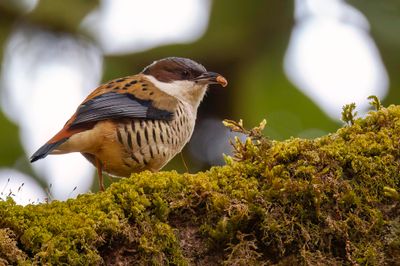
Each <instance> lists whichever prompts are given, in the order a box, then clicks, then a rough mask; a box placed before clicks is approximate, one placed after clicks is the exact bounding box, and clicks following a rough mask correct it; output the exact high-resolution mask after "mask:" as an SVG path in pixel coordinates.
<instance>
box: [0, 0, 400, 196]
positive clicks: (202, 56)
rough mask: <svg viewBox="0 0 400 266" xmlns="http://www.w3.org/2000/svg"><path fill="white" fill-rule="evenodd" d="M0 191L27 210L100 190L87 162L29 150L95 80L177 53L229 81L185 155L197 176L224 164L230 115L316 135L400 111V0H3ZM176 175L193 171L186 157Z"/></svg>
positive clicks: (278, 134) (201, 118)
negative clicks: (373, 103)
mask: <svg viewBox="0 0 400 266" xmlns="http://www.w3.org/2000/svg"><path fill="white" fill-rule="evenodd" d="M0 49H1V50H0V61H1V69H0V196H1V197H3V198H4V197H6V196H7V195H10V194H11V195H12V196H13V197H14V198H15V200H16V201H17V202H18V203H20V204H27V203H34V202H42V201H45V200H48V199H50V200H51V199H60V200H65V199H67V198H70V197H76V196H77V195H78V194H80V193H85V192H87V191H89V190H92V191H97V189H98V188H97V180H96V179H95V178H94V177H95V173H94V172H95V171H94V167H92V166H91V165H90V164H89V163H88V162H87V161H86V160H85V159H84V158H83V157H82V156H81V155H80V154H69V155H63V156H49V157H47V158H46V159H45V160H41V161H38V162H37V163H35V164H33V165H31V164H30V163H29V160H28V159H29V156H30V155H31V154H32V153H33V152H34V151H35V150H36V149H37V148H39V147H40V146H41V145H42V144H43V143H44V142H45V141H47V140H48V139H49V138H50V137H52V135H54V134H55V133H56V132H57V131H58V130H59V129H60V128H61V127H62V126H63V125H64V123H65V121H66V120H67V119H68V118H69V117H70V116H71V115H72V114H73V112H74V111H75V109H76V107H77V106H78V104H79V103H80V102H81V101H82V100H83V98H84V97H85V96H86V95H87V94H88V93H89V92H90V91H91V90H93V89H94V88H96V86H98V85H99V84H101V83H102V82H105V81H107V80H110V79H114V78H117V77H122V76H127V75H131V74H135V73H138V72H140V71H141V70H142V69H143V68H144V67H145V66H146V65H148V64H149V63H151V62H153V61H154V60H157V59H160V58H163V57H167V56H182V57H189V58H192V59H194V60H196V61H198V62H200V63H202V64H204V65H205V66H206V67H207V69H208V70H212V71H216V72H219V73H221V74H223V75H224V76H225V77H226V78H227V79H228V80H229V86H228V88H225V89H223V88H219V87H211V88H210V90H209V93H208V96H207V98H206V99H205V100H204V102H203V103H202V105H201V106H200V110H199V114H198V122H197V125H196V129H195V132H194V135H193V138H192V140H191V141H190V143H189V144H188V145H187V146H186V148H185V149H184V151H183V157H184V158H185V161H186V164H187V165H188V170H189V172H196V171H200V170H205V169H208V168H209V167H210V166H212V165H219V164H223V157H222V154H223V153H226V154H229V153H230V152H231V151H230V146H229V141H228V140H229V138H230V137H232V135H231V133H230V132H229V131H228V130H227V129H225V128H224V127H223V125H222V123H221V120H223V119H225V118H228V119H234V120H238V119H243V120H244V121H245V125H247V126H248V127H251V126H254V125H256V124H258V123H259V122H260V121H261V120H262V119H264V118H266V119H267V121H268V125H267V128H266V130H265V134H266V135H268V136H269V137H270V138H273V139H277V140H282V139H286V138H289V137H292V136H293V137H303V138H315V137H318V136H321V135H323V134H327V133H329V132H334V131H335V130H336V129H337V128H338V127H339V126H340V125H341V122H340V113H341V107H342V105H344V104H346V103H350V102H356V103H357V105H358V112H359V115H364V114H365V113H366V112H367V111H368V100H367V99H366V98H367V97H368V96H369V95H377V96H378V97H380V98H381V99H382V101H383V103H384V104H385V105H388V104H399V103H400V90H399V89H400V1H398V0H379V1H377V0H351V1H343V0H280V1H276V0H252V1H247V2H246V1H241V0H214V1H212V0H168V1H163V0H99V1H95V0H91V1H89V0H86V1H82V0H68V1H65V0H0ZM165 169H176V170H177V171H179V172H184V171H186V169H185V167H184V164H183V162H182V158H181V156H177V158H175V159H174V160H173V161H172V162H171V163H169V164H168V166H167V167H166V168H165Z"/></svg>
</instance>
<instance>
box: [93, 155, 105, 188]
mask: <svg viewBox="0 0 400 266" xmlns="http://www.w3.org/2000/svg"><path fill="white" fill-rule="evenodd" d="M95 160H96V168H97V176H98V177H99V187H100V190H101V191H104V184H103V166H102V164H101V162H100V160H99V159H97V157H96V159H95Z"/></svg>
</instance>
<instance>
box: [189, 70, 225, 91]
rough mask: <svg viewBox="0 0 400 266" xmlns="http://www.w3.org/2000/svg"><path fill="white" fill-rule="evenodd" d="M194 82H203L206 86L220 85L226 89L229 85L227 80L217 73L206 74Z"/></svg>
mask: <svg viewBox="0 0 400 266" xmlns="http://www.w3.org/2000/svg"><path fill="white" fill-rule="evenodd" d="M193 80H194V81H195V82H202V83H206V84H220V85H221V86H222V87H226V86H227V85H228V81H227V80H226V78H224V77H223V76H221V75H220V74H218V73H215V72H205V73H203V74H201V75H200V76H198V77H196V78H194V79H193Z"/></svg>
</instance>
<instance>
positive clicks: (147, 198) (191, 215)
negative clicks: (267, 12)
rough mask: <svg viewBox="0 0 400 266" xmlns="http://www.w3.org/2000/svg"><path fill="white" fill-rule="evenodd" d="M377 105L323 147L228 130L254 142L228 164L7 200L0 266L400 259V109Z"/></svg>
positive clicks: (0, 218) (0, 213)
mask: <svg viewBox="0 0 400 266" xmlns="http://www.w3.org/2000/svg"><path fill="white" fill-rule="evenodd" d="M377 109H379V110H378V111H375V112H371V113H370V114H369V115H368V116H367V117H366V118H365V119H354V118H353V117H351V119H350V118H349V119H350V120H351V123H349V124H350V125H349V126H345V127H343V128H341V129H339V130H338V131H337V132H336V133H334V134H330V135H328V136H325V137H321V138H318V139H315V140H306V139H297V138H293V139H290V140H287V141H282V142H278V141H271V140H268V139H267V138H265V137H262V136H261V135H260V131H261V128H256V129H253V130H251V131H246V130H244V129H243V128H242V125H241V124H240V123H239V124H237V123H236V124H235V123H233V122H227V125H228V126H230V127H231V128H232V129H234V130H237V131H241V132H244V133H246V134H248V136H249V138H248V139H247V141H245V142H244V143H242V142H240V141H239V140H238V139H237V140H236V142H235V143H234V147H235V155H234V157H232V158H231V157H227V159H226V161H227V165H226V166H223V167H214V168H212V169H211V170H209V171H207V172H204V173H198V174H194V175H193V174H178V173H176V172H160V173H150V172H143V173H140V174H134V175H132V176H131V177H130V178H126V179H122V180H121V181H119V182H117V183H114V184H113V185H112V186H111V187H110V188H108V189H107V190H106V192H103V193H96V194H85V195H81V196H78V198H77V199H73V200H68V201H66V202H57V201H54V202H51V203H48V204H39V205H28V206H26V207H22V206H18V205H16V204H15V203H14V202H13V201H12V200H11V199H9V200H7V201H0V264H2V263H3V264H7V263H9V264H32V263H35V264H57V265H59V264H66V265H67V264H68V265H95V264H107V265H112V264H133V263H136V264H155V265H159V264H173V265H175V264H176V265H187V264H198V265H213V264H226V265H246V264H247V265H258V264H276V265H293V264H299V263H300V264H309V265H342V264H348V265H353V264H361V265H384V264H388V265H391V264H392V265H394V264H396V263H399V261H400V202H399V193H398V192H399V191H400V107H399V106H390V107H389V108H382V107H380V106H379V108H377ZM350 120H349V121H350Z"/></svg>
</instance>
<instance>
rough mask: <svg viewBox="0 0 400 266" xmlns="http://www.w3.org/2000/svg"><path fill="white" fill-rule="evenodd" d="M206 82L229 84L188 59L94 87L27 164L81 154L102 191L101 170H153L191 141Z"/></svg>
mask: <svg viewBox="0 0 400 266" xmlns="http://www.w3.org/2000/svg"><path fill="white" fill-rule="evenodd" d="M210 84H219V85H221V86H223V87H226V86H227V84H228V82H227V80H226V78H224V77H223V76H222V75H220V74H218V73H215V72H210V71H207V70H206V68H205V67H204V66H203V65H201V64H200V63H197V62H195V61H194V60H191V59H188V58H182V57H167V58H163V59H160V60H157V61H154V62H153V63H151V64H150V65H148V66H146V67H145V68H144V69H143V70H142V72H140V73H139V74H136V75H131V76H127V77H123V78H117V79H114V80H111V81H109V82H107V83H105V84H102V85H100V86H99V87H97V88H96V89H95V90H94V91H93V92H91V93H90V94H89V95H88V96H87V98H86V99H85V100H84V101H83V102H82V103H81V104H80V105H79V106H78V108H77V109H76V112H75V113H74V114H73V115H72V117H71V118H70V119H69V120H68V121H67V122H66V123H65V125H64V127H63V128H62V129H61V130H60V131H59V132H58V133H57V134H55V135H54V136H53V137H52V138H51V139H50V140H49V141H47V142H46V143H45V144H44V145H43V146H41V147H40V148H39V149H38V150H37V151H36V152H35V153H34V154H33V155H32V156H31V157H30V162H31V163H33V162H35V161H37V160H39V159H43V158H45V157H46V156H47V155H49V154H66V153H72V152H80V153H81V154H82V155H83V156H84V157H85V158H86V159H87V160H88V161H89V162H90V163H92V164H93V165H94V166H95V167H96V169H97V175H98V182H99V188H100V190H101V191H104V184H103V172H105V173H108V174H109V175H111V176H116V177H127V176H130V175H131V174H132V173H138V172H141V171H144V170H150V171H152V172H157V171H159V170H160V169H162V167H163V166H165V165H166V164H167V163H168V162H169V161H170V160H171V159H172V158H173V157H174V156H175V155H176V154H178V153H179V152H181V151H182V149H183V147H184V146H185V145H186V143H187V142H188V141H189V140H190V138H191V136H192V133H193V130H194V127H195V121H196V117H197V109H198V107H199V105H200V103H201V101H202V100H203V97H204V95H205V94H206V92H207V89H208V86H209V85H210Z"/></svg>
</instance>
